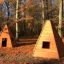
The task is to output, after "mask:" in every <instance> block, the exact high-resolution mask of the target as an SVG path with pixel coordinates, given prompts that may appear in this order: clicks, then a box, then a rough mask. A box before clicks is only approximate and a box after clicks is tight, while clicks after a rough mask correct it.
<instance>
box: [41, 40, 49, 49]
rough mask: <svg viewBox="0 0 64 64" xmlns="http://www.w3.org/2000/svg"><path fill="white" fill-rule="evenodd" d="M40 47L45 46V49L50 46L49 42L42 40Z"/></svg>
mask: <svg viewBox="0 0 64 64" xmlns="http://www.w3.org/2000/svg"><path fill="white" fill-rule="evenodd" d="M42 48H46V49H48V48H50V42H48V41H43V44H42Z"/></svg>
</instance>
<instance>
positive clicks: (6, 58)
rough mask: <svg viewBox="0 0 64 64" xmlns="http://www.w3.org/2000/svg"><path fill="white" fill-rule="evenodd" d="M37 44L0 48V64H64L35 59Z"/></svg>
mask: <svg viewBox="0 0 64 64" xmlns="http://www.w3.org/2000/svg"><path fill="white" fill-rule="evenodd" d="M34 46H35V44H31V45H22V46H19V47H14V48H0V64H64V60H62V61H52V60H51V61H44V60H42V59H39V58H33V57H32V53H33V48H34Z"/></svg>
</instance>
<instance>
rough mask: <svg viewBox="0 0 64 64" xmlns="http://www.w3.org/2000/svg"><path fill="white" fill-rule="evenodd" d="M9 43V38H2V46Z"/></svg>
mask: <svg viewBox="0 0 64 64" xmlns="http://www.w3.org/2000/svg"><path fill="white" fill-rule="evenodd" d="M6 45H7V38H2V47H6Z"/></svg>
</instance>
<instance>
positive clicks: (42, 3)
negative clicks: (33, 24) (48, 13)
mask: <svg viewBox="0 0 64 64" xmlns="http://www.w3.org/2000/svg"><path fill="white" fill-rule="evenodd" d="M42 19H43V23H44V1H43V0H42Z"/></svg>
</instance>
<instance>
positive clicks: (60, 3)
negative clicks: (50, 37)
mask: <svg viewBox="0 0 64 64" xmlns="http://www.w3.org/2000/svg"><path fill="white" fill-rule="evenodd" d="M61 27H62V0H59V25H58V33H59V36H60V37H61V36H62V32H61Z"/></svg>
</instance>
